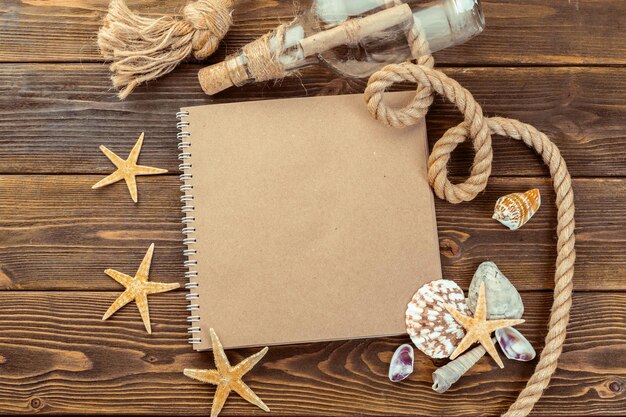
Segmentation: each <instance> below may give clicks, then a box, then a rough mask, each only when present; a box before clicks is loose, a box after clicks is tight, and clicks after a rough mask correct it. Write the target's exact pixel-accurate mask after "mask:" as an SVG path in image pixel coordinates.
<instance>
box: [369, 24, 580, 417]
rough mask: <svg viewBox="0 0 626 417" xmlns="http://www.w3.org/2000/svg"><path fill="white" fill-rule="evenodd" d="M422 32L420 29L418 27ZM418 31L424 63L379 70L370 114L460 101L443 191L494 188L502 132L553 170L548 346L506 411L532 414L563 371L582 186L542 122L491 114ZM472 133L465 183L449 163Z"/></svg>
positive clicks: (439, 174)
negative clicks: (408, 85)
mask: <svg viewBox="0 0 626 417" xmlns="http://www.w3.org/2000/svg"><path fill="white" fill-rule="evenodd" d="M417 30H419V29H417ZM417 30H416V31H414V32H413V36H412V38H411V37H410V39H409V40H410V42H411V51H412V53H413V56H414V57H415V58H416V60H417V63H416V64H414V63H411V62H405V63H402V64H392V65H388V66H386V67H384V68H383V69H382V70H380V71H378V72H376V73H375V74H373V75H372V76H371V77H370V79H369V81H368V85H367V88H366V90H365V101H366V103H367V108H368V109H369V111H370V113H371V114H372V115H373V116H374V117H375V118H376V119H377V120H379V121H380V122H382V123H383V124H385V125H387V126H394V127H403V126H408V125H412V124H415V123H417V122H418V121H419V120H420V119H421V118H423V117H424V116H425V115H426V113H427V112H428V108H429V107H430V105H431V104H432V100H433V98H432V95H433V93H434V92H436V93H437V94H440V95H442V96H444V97H446V98H447V99H448V100H449V101H450V102H452V103H454V104H455V105H456V107H457V108H458V109H459V110H460V111H461V113H462V114H463V116H464V121H463V122H462V123H461V124H459V125H458V126H455V127H452V128H450V129H449V130H448V131H447V132H446V133H444V135H443V136H442V137H441V138H440V139H439V140H438V141H437V143H436V144H435V146H434V147H433V150H432V152H431V154H430V157H429V160H428V177H429V181H430V184H431V186H432V187H433V189H434V191H435V194H436V195H437V196H438V197H439V198H442V199H445V200H447V201H449V202H450V203H453V204H457V203H460V202H463V201H470V200H472V199H474V197H476V196H477V195H478V193H480V192H482V191H483V190H484V189H485V187H486V186H487V180H488V179H489V176H490V174H491V163H492V159H493V158H492V155H493V152H492V147H491V135H492V134H494V133H495V134H497V135H500V136H507V137H509V138H512V139H516V140H521V141H523V142H524V143H525V144H526V145H528V146H529V147H531V148H533V149H534V150H535V151H536V152H537V153H538V154H539V155H541V157H542V159H543V161H544V163H545V164H546V165H547V166H548V168H549V169H550V175H551V176H552V180H553V186H554V190H555V191H556V207H557V211H558V212H557V217H558V223H557V238H558V240H557V258H556V271H555V274H554V281H555V288H554V301H553V304H552V311H551V313H550V320H549V324H548V334H547V336H546V340H545V346H544V348H543V351H542V352H541V355H540V358H539V362H538V363H537V367H536V368H535V372H534V373H533V375H532V376H531V377H530V380H529V381H528V383H527V385H526V387H525V388H524V389H523V390H522V392H521V393H520V395H519V396H518V398H517V400H516V401H515V402H514V403H513V404H512V405H511V406H510V407H509V409H508V411H507V412H506V413H504V414H503V416H504V417H525V416H527V415H528V414H529V413H530V412H531V411H532V409H533V407H534V405H535V403H536V402H537V401H539V399H540V398H541V395H542V394H543V391H544V389H545V388H547V386H548V384H549V382H550V378H551V377H552V374H554V372H555V371H556V367H557V360H558V358H559V356H560V355H561V351H562V349H563V342H564V341H565V333H566V327H567V323H568V321H569V312H570V307H571V305H572V289H573V283H572V279H573V277H574V262H575V260H576V252H575V249H574V242H575V236H574V192H573V189H572V182H571V178H570V174H569V172H568V170H567V166H566V164H565V160H564V159H563V157H562V156H561V153H560V152H559V149H558V148H557V146H556V145H555V144H554V143H553V142H552V141H550V139H549V138H548V137H547V136H546V135H545V134H544V133H542V132H540V131H538V130H537V129H536V128H535V127H533V126H531V125H529V124H526V123H522V122H520V121H518V120H515V119H507V118H502V117H491V118H490V117H485V116H483V112H482V108H481V107H480V105H479V104H478V103H477V102H476V100H475V99H474V97H473V96H472V94H471V93H470V92H469V91H467V90H466V89H465V88H463V87H462V86H461V85H460V84H459V83H458V82H456V81H455V80H453V79H452V78H449V77H448V76H446V75H445V74H444V73H442V72H441V71H438V70H435V69H434V68H433V66H434V60H433V58H432V56H431V54H430V50H429V48H428V42H427V41H426V39H425V38H424V36H423V35H422V34H421V33H416V32H417ZM403 81H409V82H413V83H416V84H417V92H416V95H415V97H414V98H413V100H412V101H411V102H410V103H409V104H408V105H406V106H405V107H404V108H402V109H394V108H391V107H389V106H388V105H387V104H385V102H384V101H383V94H384V92H385V90H386V89H387V88H388V87H390V86H391V85H392V84H394V83H397V82H403ZM468 138H471V139H472V142H473V145H474V151H475V155H474V164H473V166H472V169H471V173H470V176H469V178H468V179H467V180H465V181H464V182H462V183H460V184H453V183H451V182H450V180H449V179H448V170H447V165H448V161H449V160H450V155H451V153H452V152H453V151H454V149H455V148H456V147H457V145H458V144H460V143H462V142H464V141H465V140H467V139H468Z"/></svg>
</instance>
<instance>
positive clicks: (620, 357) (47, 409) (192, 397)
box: [0, 290, 626, 417]
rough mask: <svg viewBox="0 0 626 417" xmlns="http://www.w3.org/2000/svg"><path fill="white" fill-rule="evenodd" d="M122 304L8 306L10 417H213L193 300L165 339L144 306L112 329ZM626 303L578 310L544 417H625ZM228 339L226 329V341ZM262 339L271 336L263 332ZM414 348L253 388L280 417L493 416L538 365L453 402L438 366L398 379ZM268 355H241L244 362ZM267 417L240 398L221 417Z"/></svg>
mask: <svg viewBox="0 0 626 417" xmlns="http://www.w3.org/2000/svg"><path fill="white" fill-rule="evenodd" d="M117 294H118V293H113V292H105V293H95V294H94V293H82V292H81V293H67V292H61V293H56V292H48V293H40V292H22V293H9V292H0V331H1V333H2V335H3V338H2V340H1V341H0V355H1V356H0V359H1V365H0V410H1V411H0V412H1V413H2V414H5V413H6V414H8V413H11V414H14V413H19V414H25V413H33V412H37V413H44V414H51V413H54V414H58V413H68V414H91V413H107V414H127V413H128V412H129V411H130V410H132V413H133V414H141V415H146V414H151V413H152V414H155V413H158V414H159V415H163V414H165V415H183V414H184V415H207V413H208V410H209V408H210V405H211V400H212V396H213V392H214V388H213V387H211V386H207V385H202V384H200V383H197V382H194V381H192V380H190V379H187V378H186V377H185V376H183V374H182V370H183V369H184V368H185V367H192V368H212V367H213V366H214V365H213V363H212V356H211V354H210V353H208V352H207V353H195V352H193V351H192V350H191V348H190V347H189V345H188V344H187V343H186V340H185V337H186V332H185V327H186V322H185V314H186V312H185V300H184V298H183V294H184V292H183V291H182V290H181V291H176V292H172V293H168V294H162V295H159V296H153V297H151V299H150V311H151V316H152V323H153V329H154V333H153V334H152V335H148V334H146V332H145V330H144V329H143V325H142V324H141V320H140V318H139V314H138V312H137V309H136V307H135V306H131V305H129V306H127V307H125V308H123V309H122V310H121V311H119V312H118V313H117V314H116V315H115V316H113V317H112V318H111V319H109V321H106V322H103V321H101V320H100V317H101V316H102V314H103V312H104V311H105V310H106V308H107V307H108V305H109V304H110V303H111V302H112V301H113V300H114V299H115V297H116V295H117ZM523 298H524V303H525V306H526V313H525V318H526V319H527V322H526V323H524V324H523V325H521V326H519V328H520V330H521V331H522V332H523V333H524V334H525V335H526V336H527V337H528V339H529V340H530V341H531V343H533V345H534V346H535V347H537V348H541V346H542V344H543V338H544V336H545V332H546V330H545V325H546V321H547V316H548V312H549V306H550V303H551V296H550V294H548V293H534V292H533V293H524V294H523ZM625 306H626V295H624V294H621V293H613V294H608V293H583V294H577V295H575V297H574V306H573V310H572V319H571V323H570V326H569V333H568V339H567V340H566V345H565V348H564V352H563V355H562V357H561V360H560V361H559V367H558V370H557V373H556V376H555V377H554V378H553V380H552V383H551V385H550V388H548V390H547V391H546V392H545V394H544V396H543V398H542V399H541V401H540V402H539V403H538V405H537V406H536V408H535V412H534V414H533V415H535V416H550V417H552V416H568V417H571V416H574V415H575V416H620V415H623V414H624V411H625V410H626V401H625V400H626V397H625V394H624V392H625V390H624V383H625V381H626V361H625V359H624V357H625V356H624V355H625V353H626V351H625V349H624V346H626V327H625V326H624V315H625V314H626V308H625ZM217 330H218V332H219V329H217ZM260 331H262V329H260ZM404 342H408V337H394V338H384V339H372V340H355V341H341V342H332V343H316V344H304V345H295V346H276V347H272V348H270V351H269V353H268V354H267V356H266V357H265V358H264V359H263V361H262V362H261V364H260V365H259V366H257V367H256V368H255V369H254V370H253V371H252V372H250V373H249V374H248V375H247V377H246V381H247V382H248V383H249V384H250V386H251V387H252V388H253V389H254V390H255V391H256V392H257V393H258V394H259V395H260V397H261V398H263V399H264V400H265V401H266V403H267V404H268V406H269V407H270V408H271V409H272V412H273V415H328V416H330V415H333V416H347V415H355V414H358V415H400V414H401V415H409V414H411V415H420V416H441V415H445V416H447V417H455V416H459V417H460V416H463V417H465V416H467V415H477V416H493V415H498V414H500V413H501V412H503V411H505V409H506V408H507V407H508V405H510V404H511V403H512V401H513V400H514V398H515V396H516V395H517V394H518V393H519V391H520V389H521V388H522V387H523V385H524V384H525V381H526V380H527V378H528V377H529V375H530V374H531V373H532V370H533V367H534V365H535V363H536V361H535V362H531V363H521V362H514V361H508V360H507V361H506V364H505V366H506V367H505V369H504V370H499V369H497V365H495V363H493V361H491V360H489V359H487V358H483V359H482V360H481V361H480V362H479V363H478V364H477V365H476V366H475V367H474V368H473V369H472V370H471V373H470V374H469V375H467V376H466V377H465V378H463V379H462V380H461V381H459V382H458V383H457V385H456V386H454V387H453V388H452V389H451V390H450V391H448V392H447V393H446V394H445V395H437V394H435V393H433V392H432V391H431V389H430V385H431V384H432V381H431V376H430V375H431V373H432V372H433V370H434V369H435V365H434V364H433V363H432V362H431V360H430V359H429V358H427V357H426V356H425V355H423V354H422V353H421V352H416V367H415V373H414V374H413V375H411V376H410V377H409V379H407V380H406V381H404V382H402V383H400V384H395V385H394V384H392V383H391V382H389V380H388V379H387V364H388V362H389V360H390V358H391V354H392V352H393V350H394V349H395V348H396V347H397V346H398V345H399V344H400V343H404ZM255 350H256V349H245V350H237V351H231V352H229V356H230V358H231V359H232V361H233V362H237V361H239V360H241V358H242V357H243V356H244V355H249V354H251V353H252V352H254V351H255ZM252 413H254V414H255V415H261V414H259V413H261V411H259V410H257V409H255V408H254V407H253V406H251V405H249V404H247V403H245V402H244V401H243V400H242V399H240V398H239V397H238V396H237V395H232V396H231V398H230V399H229V400H228V402H227V404H226V406H225V409H224V413H223V415H234V414H243V415H250V414H252Z"/></svg>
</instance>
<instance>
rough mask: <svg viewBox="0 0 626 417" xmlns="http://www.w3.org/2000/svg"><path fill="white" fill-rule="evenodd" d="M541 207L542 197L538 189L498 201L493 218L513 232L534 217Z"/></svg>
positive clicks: (514, 194)
mask: <svg viewBox="0 0 626 417" xmlns="http://www.w3.org/2000/svg"><path fill="white" fill-rule="evenodd" d="M540 205H541V195H540V194H539V190H538V189H536V188H535V189H534V190H529V191H526V192H525V193H513V194H508V195H505V196H504V197H500V198H499V199H498V201H496V207H495V209H494V211H493V218H494V219H496V220H497V221H499V222H500V223H502V224H503V225H505V226H506V227H508V228H509V229H511V230H517V229H519V228H520V227H522V226H523V225H525V224H526V222H527V221H528V220H530V218H531V217H533V214H535V213H536V212H537V210H539V206H540Z"/></svg>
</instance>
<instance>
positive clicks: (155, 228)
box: [0, 159, 626, 291]
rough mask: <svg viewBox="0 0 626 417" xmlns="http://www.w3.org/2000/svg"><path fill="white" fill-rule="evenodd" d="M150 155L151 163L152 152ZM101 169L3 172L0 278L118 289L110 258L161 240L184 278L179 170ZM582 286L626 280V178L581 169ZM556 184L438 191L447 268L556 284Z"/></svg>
mask: <svg viewBox="0 0 626 417" xmlns="http://www.w3.org/2000/svg"><path fill="white" fill-rule="evenodd" d="M143 162H147V163H150V162H151V161H150V159H145V160H143ZM100 178H101V177H100V176H84V175H82V176H75V177H72V176H14V175H11V176H0V190H1V192H0V234H1V235H2V236H3V238H2V243H1V244H0V288H4V289H21V290H117V289H118V288H120V287H119V285H118V284H117V283H116V282H114V281H113V280H112V279H110V278H108V277H107V276H106V275H104V274H103V270H104V269H106V268H115V269H118V270H120V271H123V272H127V273H133V272H134V271H135V270H136V268H137V266H138V265H139V262H140V261H141V258H142V257H143V254H144V253H145V251H146V249H147V247H148V246H149V245H150V243H151V242H155V244H156V252H155V257H154V261H153V265H152V270H151V276H152V277H153V279H154V280H155V281H165V282H168V281H178V282H181V283H183V282H184V278H183V273H184V269H183V266H182V264H183V259H184V258H183V256H182V249H183V246H182V234H181V232H180V228H181V224H180V223H179V222H180V217H181V213H180V202H179V190H178V185H179V184H178V179H177V177H174V176H164V177H150V178H148V177H142V178H140V179H139V204H137V205H136V206H135V205H134V204H133V203H132V201H131V199H130V196H129V195H128V191H127V189H126V187H125V185H124V184H123V183H118V184H114V185H112V186H109V187H107V188H103V189H101V190H91V189H90V186H91V185H92V184H94V183H95V182H97V181H98V180H99V179H100ZM533 187H538V188H539V189H540V190H541V193H542V197H543V198H542V204H543V205H542V207H541V209H540V210H539V212H538V213H537V214H536V216H535V217H534V218H533V219H532V220H531V221H530V222H529V223H528V224H527V225H526V226H524V227H523V228H522V229H520V230H518V231H516V232H511V231H509V230H508V229H506V228H505V227H504V226H502V225H500V224H499V223H497V222H496V221H494V220H492V219H491V214H492V211H493V206H494V203H495V201H496V200H497V198H498V197H499V196H501V195H504V194H506V193H510V192H516V191H524V190H526V189H529V188H533ZM574 189H575V192H576V204H577V226H578V229H577V231H578V242H577V252H578V260H577V265H576V268H577V269H576V277H575V283H576V288H577V289H579V290H605V291H608V290H625V289H626V286H625V285H626V281H625V280H624V276H626V252H625V251H624V250H623V242H624V241H625V240H626V220H625V219H626V180H624V179H605V180H603V179H578V180H575V181H574ZM553 201H554V192H553V191H552V188H551V185H550V182H549V180H547V179H543V178H494V179H492V180H491V182H490V185H489V187H488V189H487V191H486V192H485V193H483V194H481V195H480V196H479V197H478V198H477V199H476V200H475V201H473V202H471V203H466V204H462V205H458V206H456V205H451V204H449V203H447V202H444V201H439V200H437V203H436V210H437V216H438V223H439V238H440V246H441V257H442V260H443V265H444V277H446V278H449V279H454V280H456V281H458V282H459V283H460V284H461V285H463V286H464V287H465V288H467V286H468V285H469V281H470V280H471V277H472V275H473V272H474V270H475V269H476V267H477V266H478V265H479V264H480V262H482V261H485V260H488V259H491V260H493V261H494V262H496V263H497V264H498V265H499V266H500V267H501V268H502V270H503V271H504V272H505V273H506V274H507V275H508V276H509V277H510V278H511V279H512V280H513V282H514V283H515V285H516V286H518V288H520V289H523V290H537V289H546V290H548V289H552V288H553V274H554V262H555V257H556V248H555V245H556V241H555V228H556V213H555V207H554V203H553Z"/></svg>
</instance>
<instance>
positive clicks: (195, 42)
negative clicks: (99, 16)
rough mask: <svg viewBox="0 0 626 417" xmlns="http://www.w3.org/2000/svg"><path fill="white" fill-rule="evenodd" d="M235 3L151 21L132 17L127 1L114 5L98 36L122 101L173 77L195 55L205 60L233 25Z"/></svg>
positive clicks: (204, 3) (200, 0)
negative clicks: (141, 88)
mask: <svg viewBox="0 0 626 417" xmlns="http://www.w3.org/2000/svg"><path fill="white" fill-rule="evenodd" d="M232 6H233V0H197V1H195V2H193V3H189V4H187V5H186V6H185V8H184V9H183V14H182V19H180V18H174V17H171V16H163V17H160V18H158V19H151V18H146V17H142V16H138V15H136V14H134V13H133V12H132V11H130V9H129V8H128V7H127V6H126V4H125V3H124V1H123V0H112V1H111V3H110V5H109V11H108V13H107V15H106V17H105V19H104V24H103V25H102V28H100V31H99V32H98V47H99V48H100V52H101V53H102V55H103V56H104V58H105V59H107V60H109V61H113V63H112V64H111V66H110V69H111V72H112V73H113V74H112V75H111V80H112V81H113V86H114V87H115V88H118V89H120V90H121V91H120V92H119V94H118V96H119V98H121V99H124V98H126V97H127V96H128V95H129V94H130V93H131V92H132V91H133V89H134V88H135V87H136V86H138V85H139V84H141V83H143V82H146V81H150V80H153V79H155V78H158V77H160V76H162V75H165V74H167V73H168V72H170V71H172V70H173V69H174V68H175V67H176V65H178V64H179V63H180V62H181V61H182V60H184V59H185V58H187V57H188V56H189V55H190V54H192V53H193V56H194V57H195V58H196V59H199V60H202V59H206V58H207V57H208V56H209V55H211V54H212V53H213V52H215V50H216V49H217V47H218V45H219V42H220V40H221V39H222V38H223V37H224V35H225V34H226V32H227V31H228V29H229V28H230V25H231V23H232V19H231V15H230V14H231V11H232Z"/></svg>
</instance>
